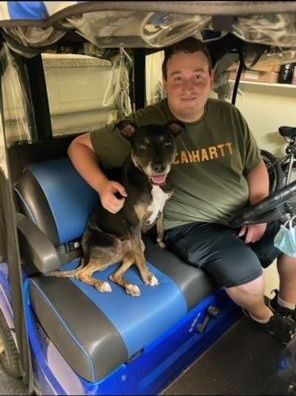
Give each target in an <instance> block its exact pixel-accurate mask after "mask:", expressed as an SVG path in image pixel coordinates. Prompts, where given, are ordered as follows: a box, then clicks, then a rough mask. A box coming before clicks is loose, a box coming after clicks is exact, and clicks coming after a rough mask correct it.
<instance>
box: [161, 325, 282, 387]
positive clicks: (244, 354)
mask: <svg viewBox="0 0 296 396" xmlns="http://www.w3.org/2000/svg"><path fill="white" fill-rule="evenodd" d="M283 350H284V347H283V346H282V345H281V344H280V343H278V342H277V341H276V340H274V339H273V338H272V337H271V336H270V335H268V334H267V333H265V332H264V331H262V329H258V327H257V326H256V324H254V323H253V322H252V321H251V320H250V319H248V318H246V317H242V318H241V319H240V320H239V321H238V322H237V323H236V324H235V325H234V326H233V327H232V328H231V329H229V330H228V331H227V332H226V333H225V334H224V335H223V336H222V337H221V338H220V339H218V340H217V342H216V343H215V344H214V345H212V346H211V347H210V349H208V350H207V351H206V352H205V353H204V354H203V355H202V356H201V357H200V358H199V359H198V361H197V362H195V363H193V364H192V365H191V366H190V367H189V368H188V369H187V370H186V371H185V372H184V373H183V374H182V375H181V376H180V377H179V378H178V379H177V380H176V381H175V382H174V383H173V384H171V385H170V386H169V387H168V388H167V389H166V390H165V391H164V392H163V393H162V395H278V394H287V393H288V389H287V387H288V386H287V384H284V383H283V381H282V380H280V379H279V377H278V375H277V367H278V364H279V362H280V359H281V355H282V353H283Z"/></svg>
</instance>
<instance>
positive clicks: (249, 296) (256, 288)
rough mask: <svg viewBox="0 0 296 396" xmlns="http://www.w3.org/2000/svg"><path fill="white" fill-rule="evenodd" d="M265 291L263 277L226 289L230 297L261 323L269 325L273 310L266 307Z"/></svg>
mask: <svg viewBox="0 0 296 396" xmlns="http://www.w3.org/2000/svg"><path fill="white" fill-rule="evenodd" d="M264 290H265V280H264V276H263V275H261V276H260V277H258V278H256V279H254V280H253V281H251V282H248V283H245V284H243V285H240V286H234V287H228V288H225V291H226V293H227V294H228V296H229V297H230V298H231V299H232V300H233V301H234V302H235V303H236V304H238V305H239V306H241V307H242V308H244V309H245V310H247V311H248V313H249V314H250V316H251V317H252V318H253V319H254V320H256V321H257V322H259V323H267V322H268V321H269V319H270V318H271V316H272V315H273V313H272V311H271V309H270V308H268V307H267V306H266V305H265V301H264Z"/></svg>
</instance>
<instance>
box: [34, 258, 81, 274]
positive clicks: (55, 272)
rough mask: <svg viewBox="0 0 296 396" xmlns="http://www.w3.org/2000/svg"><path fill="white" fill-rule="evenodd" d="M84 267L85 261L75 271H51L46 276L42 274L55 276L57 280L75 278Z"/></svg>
mask: <svg viewBox="0 0 296 396" xmlns="http://www.w3.org/2000/svg"><path fill="white" fill-rule="evenodd" d="M83 267H84V260H83V259H82V260H81V263H80V265H79V266H78V267H77V268H75V269H74V270H69V271H51V272H47V273H46V274H42V275H43V276H54V277H56V278H74V276H75V274H76V273H77V272H78V271H79V270H81V269H82V268H83Z"/></svg>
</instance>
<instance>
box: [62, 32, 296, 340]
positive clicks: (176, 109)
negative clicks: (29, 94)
mask: <svg viewBox="0 0 296 396" xmlns="http://www.w3.org/2000/svg"><path fill="white" fill-rule="evenodd" d="M213 79H214V76H213V71H212V66H211V58H210V55H209V53H208V51H207V48H206V47H205V46H204V45H203V44H202V43H201V42H200V41H198V40H195V39H193V38H189V39H185V40H183V41H182V42H180V43H178V44H176V45H173V46H172V47H170V48H168V49H166V51H165V59H164V63H163V82H164V88H165V90H166V93H167V99H165V100H163V101H161V102H160V103H158V104H156V105H153V106H148V107H146V108H144V109H141V110H139V111H137V112H136V113H135V114H134V115H133V116H130V117H129V118H130V119H132V120H133V121H134V122H136V123H137V124H139V125H141V124H142V125H143V124H148V123H161V124H165V123H167V122H168V121H169V120H172V119H177V120H180V121H183V122H184V123H185V126H186V131H185V132H184V133H182V134H181V135H180V136H179V137H178V138H177V141H176V143H177V149H178V155H177V158H176V161H175V165H174V167H173V171H172V181H173V183H174V187H175V194H174V195H173V197H172V198H171V199H170V200H169V202H168V204H167V206H166V209H165V229H166V236H165V241H166V244H167V246H168V247H169V248H170V249H172V250H173V251H174V252H175V253H176V254H178V255H180V256H181V257H182V258H183V259H184V260H185V261H187V262H189V263H190V264H192V265H195V266H197V267H200V268H202V269H203V270H204V271H206V272H207V273H208V274H209V276H210V277H211V278H212V279H213V281H214V282H215V283H216V284H217V285H218V286H220V287H224V288H225V290H226V292H227V294H228V295H229V297H230V298H231V299H232V300H233V301H235V302H236V303H237V304H238V305H240V306H241V307H242V308H243V309H244V311H245V312H246V313H248V315H249V316H250V317H251V318H252V319H253V320H254V321H256V322H257V323H258V325H259V326H261V327H263V328H264V329H266V330H267V332H268V333H270V334H272V335H274V336H275V337H276V338H277V339H279V340H280V341H281V342H282V343H284V344H286V343H287V342H289V340H290V339H291V337H292V336H293V335H294V332H295V327H296V322H295V320H296V314H295V302H296V287H295V285H296V260H295V259H293V258H290V257H288V256H286V255H284V254H281V252H279V251H278V250H277V249H275V248H274V247H273V238H274V236H275V234H276V233H277V231H278V228H279V225H278V224H275V223H274V224H270V225H269V226H267V224H256V225H245V226H243V227H242V228H241V229H240V230H234V229H232V228H230V227H228V226H227V223H228V221H229V220H230V218H231V217H232V216H233V215H234V214H235V213H237V212H238V211H240V210H241V209H242V208H243V207H245V206H246V205H248V204H249V203H251V204H255V203H257V202H259V201H261V200H262V199H264V198H265V197H266V196H267V195H268V188H269V182H268V174H267V170H266V167H265V164H264V162H263V161H262V159H261V157H260V151H259V150H258V147H257V145H256V143H255V140H254V138H253V136H252V134H251V133H250V131H249V128H248V125H247V123H246V121H245V120H244V118H243V117H242V115H241V114H240V112H239V111H238V110H237V109H236V108H235V107H234V106H232V105H231V104H229V103H227V102H224V101H219V100H217V99H209V94H210V91H211V88H212V85H213ZM129 150H130V147H129V143H128V142H127V141H125V139H124V138H122V137H121V136H120V134H119V133H118V131H117V130H116V128H114V127H113V126H107V127H106V128H104V129H102V130H99V131H96V132H94V133H92V134H85V135H82V136H79V137H78V138H76V139H75V140H74V141H73V142H72V144H71V145H70V147H69V150H68V153H69V156H70V158H71V160H72V162H73V164H74V166H75V167H76V168H77V170H78V172H79V173H80V174H81V175H82V176H83V177H84V178H85V180H86V181H87V182H88V183H89V184H90V185H91V186H92V187H93V188H94V189H95V190H96V191H98V193H99V195H100V198H101V201H102V204H103V206H104V207H105V208H106V209H107V210H109V211H110V212H112V213H116V212H117V211H119V210H120V209H121V208H122V206H123V205H124V201H125V197H126V192H125V190H124V188H123V186H121V185H120V184H119V183H117V182H114V181H112V180H108V178H107V177H106V176H105V174H104V173H103V171H102V170H101V168H100V166H99V164H98V160H99V162H100V164H102V165H103V166H104V167H105V168H112V167H117V166H120V165H122V163H123V160H124V158H125V157H126V155H127V154H128V152H129ZM116 193H120V194H121V198H118V195H117V194H116ZM115 194H116V195H115ZM276 257H278V271H279V277H280V291H279V295H278V296H276V297H275V298H274V299H273V300H272V301H271V306H270V307H268V306H266V305H265V303H264V277H263V270H262V267H266V266H268V265H269V264H270V263H271V262H272V261H273V260H274V259H275V258H276Z"/></svg>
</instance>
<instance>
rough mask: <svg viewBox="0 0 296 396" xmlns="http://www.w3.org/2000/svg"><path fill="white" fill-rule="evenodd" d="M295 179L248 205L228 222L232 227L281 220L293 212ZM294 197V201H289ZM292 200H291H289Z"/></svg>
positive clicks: (294, 205)
mask: <svg viewBox="0 0 296 396" xmlns="http://www.w3.org/2000/svg"><path fill="white" fill-rule="evenodd" d="M295 194H296V180H295V181H294V182H292V183H289V184H288V185H287V186H286V187H283V188H282V189H280V190H278V191H276V192H275V193H274V194H272V195H270V196H269V197H267V198H265V199H263V200H262V201H260V202H258V203H257V204H255V205H250V206H248V207H247V208H245V209H243V210H242V211H241V212H239V213H238V214H237V215H235V216H234V217H233V218H232V219H231V220H230V222H229V225H230V226H231V227H234V228H239V227H241V226H242V225H244V224H257V223H270V222H271V221H275V220H282V221H283V219H284V218H285V216H286V219H287V216H290V215H291V214H294V213H295V210H296V196H295ZM291 198H294V200H295V202H294V203H293V202H289V200H291ZM291 201H292V200H291Z"/></svg>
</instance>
